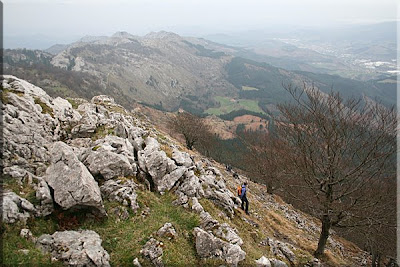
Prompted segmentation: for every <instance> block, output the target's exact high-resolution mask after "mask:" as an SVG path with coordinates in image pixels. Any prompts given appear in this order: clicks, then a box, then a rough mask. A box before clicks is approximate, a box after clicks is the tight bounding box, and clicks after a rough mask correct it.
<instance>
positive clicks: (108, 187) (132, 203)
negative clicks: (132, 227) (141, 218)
mask: <svg viewBox="0 0 400 267" xmlns="http://www.w3.org/2000/svg"><path fill="white" fill-rule="evenodd" d="M136 188H137V184H136V183H135V182H134V181H132V180H121V179H118V180H108V181H106V182H105V183H104V184H103V185H102V186H101V187H100V191H101V193H102V194H103V195H104V197H105V198H107V199H109V200H111V201H117V202H119V203H121V204H122V205H124V206H129V207H130V208H131V209H132V211H133V212H136V211H137V209H138V208H139V205H138V203H137V194H136V191H135V189H136Z"/></svg>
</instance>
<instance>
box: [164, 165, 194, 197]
mask: <svg viewBox="0 0 400 267" xmlns="http://www.w3.org/2000/svg"><path fill="white" fill-rule="evenodd" d="M186 171H187V168H186V167H178V168H176V169H175V170H173V171H172V172H170V173H168V174H166V175H164V177H163V178H162V179H161V180H160V181H159V183H158V186H157V191H158V192H164V191H169V190H171V188H172V187H173V186H174V185H175V183H176V182H177V181H179V179H181V178H182V176H183V175H184V174H185V172H186Z"/></svg>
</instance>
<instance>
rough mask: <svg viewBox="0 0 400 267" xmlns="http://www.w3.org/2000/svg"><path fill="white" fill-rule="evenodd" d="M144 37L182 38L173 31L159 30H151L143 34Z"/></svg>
mask: <svg viewBox="0 0 400 267" xmlns="http://www.w3.org/2000/svg"><path fill="white" fill-rule="evenodd" d="M144 38H146V39H175V40H177V39H182V37H181V36H180V35H178V34H176V33H173V32H167V31H159V32H151V33H148V34H146V35H145V36H144Z"/></svg>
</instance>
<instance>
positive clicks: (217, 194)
mask: <svg viewBox="0 0 400 267" xmlns="http://www.w3.org/2000/svg"><path fill="white" fill-rule="evenodd" d="M211 170H212V171H211ZM207 173H208V174H206V175H201V176H200V181H201V182H202V184H203V188H204V189H203V191H204V197H205V198H207V199H209V200H211V201H213V202H214V203H215V204H216V205H217V206H219V207H221V208H223V209H224V210H225V211H226V212H227V213H228V214H229V215H233V213H234V208H235V202H234V199H235V198H236V196H235V195H234V194H233V193H232V192H231V191H230V190H229V189H228V188H227V187H226V185H225V182H224V181H223V179H222V177H219V178H218V179H217V176H216V174H214V173H219V171H218V170H217V169H215V168H211V167H208V171H207Z"/></svg>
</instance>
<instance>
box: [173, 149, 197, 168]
mask: <svg viewBox="0 0 400 267" xmlns="http://www.w3.org/2000/svg"><path fill="white" fill-rule="evenodd" d="M172 159H173V160H174V161H175V163H176V165H178V166H185V167H190V166H192V165H194V163H193V161H192V158H191V157H190V155H189V154H188V153H186V152H181V151H179V150H178V149H177V148H174V149H173V150H172Z"/></svg>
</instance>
